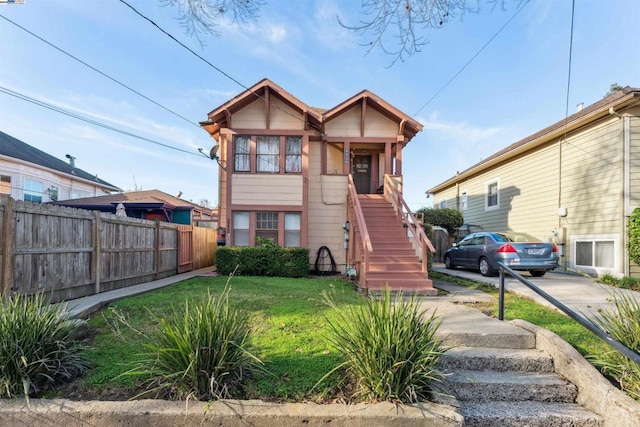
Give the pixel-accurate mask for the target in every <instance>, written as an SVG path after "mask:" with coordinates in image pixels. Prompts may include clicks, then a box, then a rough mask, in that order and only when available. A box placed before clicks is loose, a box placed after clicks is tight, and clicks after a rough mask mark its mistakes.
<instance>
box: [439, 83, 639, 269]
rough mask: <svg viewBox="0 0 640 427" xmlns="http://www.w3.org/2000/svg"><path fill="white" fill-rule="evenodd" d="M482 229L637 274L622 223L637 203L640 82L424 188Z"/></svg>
mask: <svg viewBox="0 0 640 427" xmlns="http://www.w3.org/2000/svg"><path fill="white" fill-rule="evenodd" d="M427 192H428V193H429V194H432V195H433V197H434V201H435V205H436V206H438V207H449V208H457V209H459V210H460V211H462V213H463V215H464V220H465V223H467V224H474V225H479V226H481V227H482V228H483V229H484V230H496V231H498V230H514V231H522V232H528V233H530V234H533V235H535V236H538V237H540V238H543V239H545V240H548V241H553V242H555V243H557V244H558V246H559V249H560V251H561V254H562V257H561V263H562V268H563V269H566V270H576V271H582V272H586V273H589V274H598V275H601V274H605V273H610V274H614V275H617V276H622V275H624V276H635V277H640V267H638V266H637V265H635V264H633V263H632V262H631V261H630V259H629V254H628V250H627V226H628V222H629V216H630V215H631V213H632V212H633V209H634V208H636V207H638V206H640V88H631V87H625V88H624V89H621V90H619V91H618V92H616V93H614V94H612V95H610V96H608V97H606V98H604V99H602V100H600V101H598V102H596V103H594V104H592V105H589V106H588V107H586V108H584V109H582V110H580V111H578V112H576V113H575V114H573V115H571V116H569V117H568V118H567V120H564V119H563V120H560V121H558V122H557V123H555V124H553V125H551V126H549V127H547V128H545V129H543V130H541V131H539V132H536V133H535V134H533V135H530V136H528V137H526V138H524V139H523V140H521V141H518V142H516V143H514V144H512V145H510V146H508V147H506V148H505V149H503V150H501V151H499V152H497V153H495V154H493V155H491V156H489V157H488V158H486V159H485V160H483V161H481V162H480V163H477V164H475V165H473V166H471V167H470V168H469V169H467V170H465V171H462V172H461V173H459V174H457V175H456V176H454V177H452V178H450V179H448V180H446V181H444V182H443V183H441V184H438V185H436V186H435V187H433V188H430V189H429V190H428V191H427Z"/></svg>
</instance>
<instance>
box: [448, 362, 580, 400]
mask: <svg viewBox="0 0 640 427" xmlns="http://www.w3.org/2000/svg"><path fill="white" fill-rule="evenodd" d="M445 381H446V383H447V385H448V386H449V387H450V388H451V390H452V392H453V394H454V395H455V396H456V397H457V398H458V399H459V400H463V401H468V400H480V401H487V400H492V401H493V400H497V401H525V400H533V401H539V402H564V403H571V402H575V400H576V397H577V396H578V389H577V387H576V386H575V385H573V384H571V383H570V382H568V381H565V380H563V379H561V378H560V377H559V376H558V375H556V374H555V373H549V372H543V373H537V372H514V371H508V372H496V371H472V370H468V369H460V370H456V371H455V372H453V373H452V374H451V375H450V376H448V377H447V378H446V380H445Z"/></svg>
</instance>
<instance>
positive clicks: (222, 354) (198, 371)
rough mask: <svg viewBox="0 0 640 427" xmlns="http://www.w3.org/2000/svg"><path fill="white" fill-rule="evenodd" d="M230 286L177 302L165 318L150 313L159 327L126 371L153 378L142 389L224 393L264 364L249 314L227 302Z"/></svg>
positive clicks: (207, 396)
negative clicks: (253, 348) (180, 305)
mask: <svg viewBox="0 0 640 427" xmlns="http://www.w3.org/2000/svg"><path fill="white" fill-rule="evenodd" d="M229 291H230V288H229V287H226V288H225V289H224V291H223V292H222V293H220V294H219V295H218V296H214V295H212V294H211V293H210V292H208V293H207V295H206V296H205V297H204V299H203V301H200V302H197V303H193V302H192V303H190V302H189V301H188V300H186V301H185V305H184V311H179V310H177V309H176V308H175V307H173V312H172V315H171V316H169V318H167V319H164V318H157V317H156V316H154V315H153V314H151V313H150V316H151V317H152V318H153V320H154V321H155V322H157V324H158V325H159V328H158V330H157V331H156V332H155V333H151V334H150V335H148V336H146V335H145V338H146V339H145V341H146V343H145V344H144V347H145V349H146V350H147V352H145V353H144V354H142V359H141V360H140V362H138V364H137V366H136V368H134V369H133V370H131V371H129V372H128V373H129V374H136V375H143V376H146V377H148V378H149V381H148V383H147V392H146V393H143V395H144V394H148V393H155V394H156V395H158V396H165V397H170V398H177V399H184V398H195V399H200V400H216V399H224V398H228V397H230V396H231V395H232V391H233V390H234V388H235V387H237V386H239V385H240V382H241V380H242V378H243V375H244V374H246V373H247V372H250V371H251V370H252V369H254V368H259V367H260V366H261V362H260V361H259V360H258V359H257V358H256V357H255V356H253V355H252V354H251V352H250V351H249V338H250V337H249V332H250V324H249V320H248V319H249V318H248V315H247V314H246V313H245V312H243V311H240V310H238V309H236V308H234V307H231V306H230V305H229ZM140 333H141V334H143V333H142V332H140Z"/></svg>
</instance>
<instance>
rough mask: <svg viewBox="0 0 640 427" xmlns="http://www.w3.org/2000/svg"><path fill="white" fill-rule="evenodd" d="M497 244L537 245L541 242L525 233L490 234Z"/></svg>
mask: <svg viewBox="0 0 640 427" xmlns="http://www.w3.org/2000/svg"><path fill="white" fill-rule="evenodd" d="M491 236H492V237H493V240H495V241H496V242H498V243H525V242H526V243H539V242H540V241H541V240H540V239H538V238H537V237H533V236H532V235H530V234H527V233H492V234H491Z"/></svg>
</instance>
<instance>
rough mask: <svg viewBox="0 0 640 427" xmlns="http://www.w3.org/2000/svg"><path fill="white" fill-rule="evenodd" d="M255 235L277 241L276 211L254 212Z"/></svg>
mask: <svg viewBox="0 0 640 427" xmlns="http://www.w3.org/2000/svg"><path fill="white" fill-rule="evenodd" d="M256 237H262V238H263V239H271V240H273V241H274V242H275V243H278V212H256Z"/></svg>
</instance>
